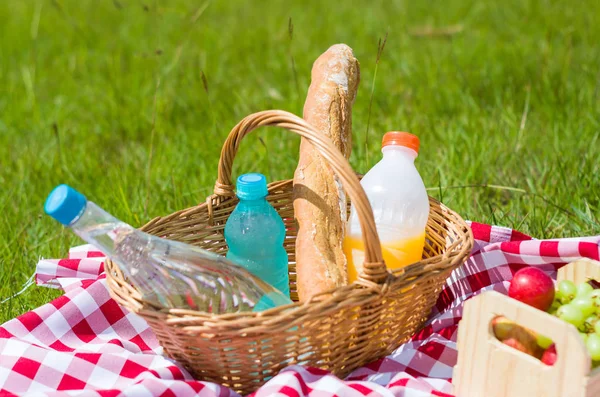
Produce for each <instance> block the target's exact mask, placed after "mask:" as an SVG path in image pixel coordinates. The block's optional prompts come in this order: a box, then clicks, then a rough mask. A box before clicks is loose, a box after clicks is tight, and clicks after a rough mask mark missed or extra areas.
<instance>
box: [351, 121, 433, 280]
mask: <svg viewBox="0 0 600 397" xmlns="http://www.w3.org/2000/svg"><path fill="white" fill-rule="evenodd" d="M381 151H382V153H383V158H382V159H381V160H380V161H379V162H378V163H377V164H375V166H374V167H373V168H371V169H370V170H369V172H367V174H366V175H365V176H364V177H363V179H362V180H361V185H362V187H363V189H364V190H365V192H366V193H367V197H368V198H369V202H370V203H371V207H372V208H373V214H374V216H375V224H376V227H377V232H378V233H379V238H380V240H381V248H382V251H383V259H384V260H385V263H386V266H387V268H388V269H391V270H393V269H399V268H402V267H404V266H407V265H410V264H411V263H415V262H417V261H419V260H420V259H421V257H422V255H423V247H424V245H425V227H426V225H427V219H428V217H429V199H428V196H427V191H426V190H425V185H424V184H423V180H422V179H421V176H420V175H419V172H418V171H417V169H416V168H415V164H414V161H415V159H416V158H417V155H418V153H419V138H418V137H417V136H415V135H413V134H410V133H408V132H396V131H392V132H388V133H386V134H385V135H384V136H383V141H382V149H381ZM344 253H345V254H346V258H347V261H348V281H349V282H350V283H352V282H353V281H355V280H356V279H357V278H358V274H360V272H361V270H362V264H363V261H364V244H363V241H362V237H361V230H360V224H359V221H358V217H357V215H356V212H355V210H354V208H353V207H352V209H351V213H350V220H349V222H348V230H347V231H346V236H345V238H344Z"/></svg>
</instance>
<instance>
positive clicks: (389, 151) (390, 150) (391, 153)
mask: <svg viewBox="0 0 600 397" xmlns="http://www.w3.org/2000/svg"><path fill="white" fill-rule="evenodd" d="M381 152H382V153H383V156H384V157H407V158H409V159H410V160H411V161H413V162H414V161H415V159H416V158H417V156H418V155H419V154H418V153H417V152H415V151H414V150H412V149H410V148H407V147H406V146H400V145H389V146H385V147H383V148H381Z"/></svg>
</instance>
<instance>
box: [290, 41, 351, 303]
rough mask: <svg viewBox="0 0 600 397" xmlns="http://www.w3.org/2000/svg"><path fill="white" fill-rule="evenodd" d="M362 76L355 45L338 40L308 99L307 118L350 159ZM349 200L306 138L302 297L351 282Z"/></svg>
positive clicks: (300, 200) (315, 71) (298, 176)
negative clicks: (346, 249) (346, 235)
mask: <svg viewBox="0 0 600 397" xmlns="http://www.w3.org/2000/svg"><path fill="white" fill-rule="evenodd" d="M359 80H360V68H359V63H358V61H357V60H356V58H355V57H354V54H353V53H352V49H351V48H350V47H348V46H347V45H344V44H337V45H334V46H332V47H330V48H329V49H328V50H327V51H326V52H325V53H324V54H322V55H321V56H320V57H319V58H318V59H317V60H316V61H315V63H314V64H313V68H312V74H311V84H310V88H309V89H308V95H307V98H306V102H305V104H304V119H305V120H306V121H307V122H308V123H309V124H311V125H312V126H314V127H315V128H316V129H317V130H318V131H320V132H322V133H323V134H325V135H327V136H328V137H330V138H331V140H332V141H333V143H334V144H335V146H336V147H337V148H339V150H340V151H341V152H342V153H343V154H344V156H345V157H346V158H349V157H350V151H351V149H352V104H353V103H354V98H355V97H356V91H357V88H358V83H359ZM346 205H347V201H346V196H345V194H344V191H343V190H342V187H341V183H340V181H339V179H338V178H337V176H335V175H334V174H333V171H332V170H331V168H330V167H329V165H328V164H327V163H326V162H325V160H324V159H323V158H322V157H321V156H320V155H319V153H318V152H317V151H316V150H315V149H314V148H313V146H312V144H311V143H310V142H308V141H306V140H305V139H302V141H301V143H300V160H299V163H298V167H297V168H296V172H295V173H294V212H295V215H296V219H297V221H298V225H299V231H298V237H297V239H296V273H297V280H298V284H297V288H298V295H299V298H300V301H305V300H307V299H309V298H310V297H311V296H313V295H314V294H317V293H320V292H323V291H326V290H329V289H332V288H335V287H339V286H342V285H346V284H347V283H348V274H347V269H346V257H345V256H344V252H343V251H342V242H343V238H344V232H345V228H346Z"/></svg>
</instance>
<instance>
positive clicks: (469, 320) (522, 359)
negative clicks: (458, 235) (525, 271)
mask: <svg viewBox="0 0 600 397" xmlns="http://www.w3.org/2000/svg"><path fill="white" fill-rule="evenodd" d="M567 279H568V280H571V281H573V282H575V283H580V282H583V281H586V280H589V279H594V280H597V281H600V262H597V261H592V260H589V259H581V260H578V261H575V262H572V263H570V264H568V265H566V266H563V267H562V268H561V269H559V271H558V280H559V281H560V280H567ZM500 315H502V316H505V317H506V318H508V319H509V320H512V321H514V322H516V323H517V324H519V325H521V326H523V327H526V328H529V329H531V330H533V331H535V332H538V333H540V334H543V335H545V336H547V337H549V338H551V339H552V340H553V341H554V343H555V345H556V352H557V360H556V362H555V363H554V365H553V366H548V365H545V364H544V363H542V362H541V361H539V360H538V359H536V358H535V357H532V356H530V355H528V354H526V353H523V352H520V351H518V350H515V349H513V348H511V347H509V346H506V345H505V344H503V343H502V342H500V341H499V340H498V339H496V337H495V336H494V334H493V331H492V327H491V324H490V322H491V321H492V319H493V318H494V317H496V316H500ZM457 346H458V360H457V363H456V366H455V367H454V374H453V380H452V383H453V385H454V394H455V395H456V396H457V397H484V396H485V397H521V396H522V397H535V396H543V397H583V396H586V397H591V396H600V367H599V368H596V369H594V370H592V369H591V359H590V356H589V355H588V353H587V350H586V347H585V345H584V343H583V340H582V339H581V337H580V336H579V332H578V331H577V328H575V327H574V326H573V325H571V324H569V323H566V322H564V321H562V320H560V319H559V318H557V317H555V316H552V315H550V314H548V313H545V312H543V311H541V310H537V309H535V308H533V307H531V306H529V305H526V304H524V303H522V302H519V301H517V300H514V299H511V298H509V297H508V296H506V295H503V294H500V293H498V292H495V291H487V292H484V293H482V294H481V295H478V296H476V297H474V298H472V299H469V300H468V301H467V302H465V305H464V312H463V317H462V320H461V321H460V323H459V326H458V341H457Z"/></svg>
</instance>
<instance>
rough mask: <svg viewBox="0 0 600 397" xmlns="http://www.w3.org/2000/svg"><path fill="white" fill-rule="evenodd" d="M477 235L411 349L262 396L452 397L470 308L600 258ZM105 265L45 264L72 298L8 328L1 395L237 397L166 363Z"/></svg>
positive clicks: (293, 372) (95, 255) (512, 236)
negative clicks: (522, 272) (542, 275)
mask: <svg viewBox="0 0 600 397" xmlns="http://www.w3.org/2000/svg"><path fill="white" fill-rule="evenodd" d="M471 227H472V229H473V233H474V236H475V246H474V248H473V251H472V253H471V256H470V258H469V259H468V260H467V262H466V263H465V264H464V265H463V266H461V267H460V268H459V269H456V270H455V271H454V272H453V273H452V275H451V277H450V278H449V279H448V280H447V282H446V285H445V287H444V289H443V290H442V292H441V294H440V296H439V299H438V301H437V303H436V305H435V307H434V308H433V311H432V314H431V316H430V318H429V320H428V321H427V323H426V325H425V327H424V328H423V329H422V330H421V331H419V332H418V333H417V334H416V335H414V336H413V337H412V339H411V340H410V341H408V342H407V343H405V344H404V345H402V346H400V347H399V348H398V349H396V350H395V351H394V352H393V353H392V354H391V355H389V356H387V357H385V358H382V359H379V360H377V361H374V362H372V363H369V364H367V365H365V366H364V367H362V368H359V369H357V370H355V371H354V372H353V373H351V374H350V375H349V376H348V377H347V378H346V379H339V378H337V377H335V376H334V375H332V374H331V373H329V372H327V371H323V370H320V369H315V368H306V367H300V366H290V367H288V368H286V369H284V370H283V371H281V372H280V373H279V374H278V375H277V376H275V377H273V378H272V379H271V380H270V381H269V382H267V383H266V384H265V385H263V386H262V387H261V388H260V389H259V390H257V391H256V392H255V393H253V394H252V396H253V397H262V396H268V395H278V396H290V397H291V396H309V395H310V396H313V395H314V396H331V397H333V396H349V397H352V396H402V397H420V396H430V395H434V396H451V395H452V394H451V393H452V384H451V378H452V368H453V366H454V365H455V363H456V358H457V351H456V334H457V327H458V321H459V320H460V318H461V313H462V305H463V302H464V301H465V300H466V299H468V298H470V297H471V296H474V295H476V294H478V293H480V292H482V291H485V290H496V291H499V292H502V293H506V291H507V288H508V284H509V282H510V280H511V279H512V275H513V274H514V273H515V272H516V271H517V270H518V269H520V268H522V267H524V266H536V267H539V268H540V269H542V270H543V271H545V272H547V273H548V274H549V275H551V276H552V277H553V278H555V277H556V270H557V269H558V268H560V267H561V266H562V265H564V264H566V263H568V262H570V261H573V260H576V259H579V258H581V257H587V258H591V259H596V260H598V259H599V257H600V236H596V237H582V238H569V239H556V240H535V239H533V238H531V237H529V236H526V235H524V234H522V233H519V232H517V231H515V230H511V229H507V228H503V227H498V226H490V225H484V224H479V223H471ZM103 260H104V256H103V254H102V253H100V252H97V251H96V250H95V248H94V247H92V246H90V245H84V246H79V247H75V248H72V249H71V250H70V252H69V255H68V258H67V259H59V260H55V259H51V260H49V259H43V260H40V262H39V263H38V265H37V269H36V282H37V284H38V285H42V286H47V287H53V288H61V289H63V290H64V294H63V295H62V296H60V297H59V298H57V299H55V300H53V301H52V302H50V303H48V304H45V305H43V306H41V307H39V308H37V309H35V310H32V311H30V312H28V313H25V314H23V315H21V316H19V317H17V318H15V319H13V320H10V321H8V322H6V323H4V324H3V325H1V326H0V395H13V394H17V395H24V394H27V395H28V396H29V395H31V396H37V395H39V396H66V395H68V396H71V395H72V396H154V395H177V396H188V395H198V396H202V397H206V396H219V397H226V396H237V395H238V394H236V393H235V392H233V391H231V390H229V389H227V388H225V387H222V386H220V385H217V384H214V383H209V382H201V381H196V380H194V379H193V378H192V377H191V376H190V374H189V373H188V372H187V371H186V370H185V369H184V368H183V367H182V366H180V365H178V364H177V363H176V362H174V361H173V360H171V359H169V358H167V357H165V356H163V352H162V348H161V347H160V346H159V344H158V342H157V340H156V338H155V336H154V334H153V333H152V330H151V329H150V328H149V327H148V325H147V323H146V322H145V321H144V320H143V319H142V318H140V317H138V316H137V315H135V314H133V313H130V312H128V311H127V310H126V309H124V308H122V307H120V306H119V305H118V304H117V303H116V302H115V301H114V300H112V299H111V298H110V296H109V293H108V290H107V287H106V280H105V275H104V272H103V271H104V268H103Z"/></svg>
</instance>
